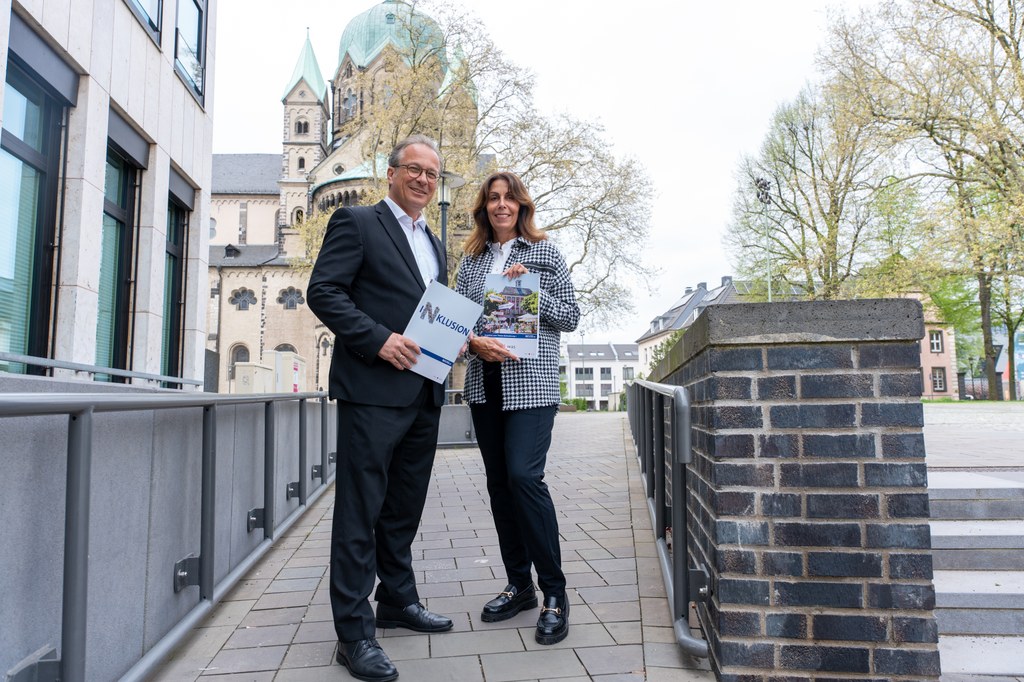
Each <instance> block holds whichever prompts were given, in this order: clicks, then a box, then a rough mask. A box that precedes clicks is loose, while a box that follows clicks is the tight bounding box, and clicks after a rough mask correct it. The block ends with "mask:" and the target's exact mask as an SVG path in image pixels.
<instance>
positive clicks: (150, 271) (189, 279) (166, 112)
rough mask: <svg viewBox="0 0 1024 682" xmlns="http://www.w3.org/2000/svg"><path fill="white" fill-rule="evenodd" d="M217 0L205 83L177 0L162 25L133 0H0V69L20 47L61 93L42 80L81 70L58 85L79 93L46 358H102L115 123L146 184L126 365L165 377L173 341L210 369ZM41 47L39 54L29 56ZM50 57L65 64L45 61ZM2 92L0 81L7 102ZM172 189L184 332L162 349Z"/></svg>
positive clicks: (184, 363)
mask: <svg viewBox="0 0 1024 682" xmlns="http://www.w3.org/2000/svg"><path fill="white" fill-rule="evenodd" d="M216 4H217V3H216V0H204V2H203V9H204V10H205V14H204V16H205V17H206V18H207V19H206V21H207V23H205V24H202V25H201V29H200V30H201V31H202V32H203V36H204V40H205V43H206V44H205V45H204V46H203V49H202V50H201V52H202V55H201V58H202V61H203V62H204V63H203V64H202V66H203V74H204V78H202V79H201V80H202V81H203V83H202V86H201V88H200V90H201V92H197V89H196V87H195V86H193V85H192V84H191V83H189V82H188V76H187V75H185V72H184V71H183V67H182V66H181V64H180V63H179V62H178V61H177V60H176V56H175V39H174V36H175V26H176V14H175V7H176V6H175V3H167V2H165V3H163V4H162V6H161V16H160V17H156V18H155V19H153V21H155V22H156V24H157V25H159V26H161V27H162V31H155V30H153V29H152V28H151V27H150V26H149V25H148V23H147V22H145V21H144V20H143V19H142V17H141V14H140V10H138V8H137V7H136V5H134V3H132V2H129V1H128V0H107V1H106V2H98V3H95V5H94V3H92V2H78V1H77V0H26V1H19V0H15V1H14V2H12V1H11V0H0V54H2V55H3V58H2V59H0V76H6V75H7V73H8V71H9V69H10V68H11V66H10V65H11V63H12V62H11V61H10V59H9V57H10V54H11V53H12V52H14V51H15V50H18V49H24V50H25V54H19V55H18V56H19V57H21V58H22V59H21V63H22V65H25V64H27V66H28V69H27V71H28V72H29V73H30V77H31V78H33V79H34V80H35V81H36V82H38V83H39V84H41V85H42V86H49V87H52V88H54V89H55V90H60V88H61V86H62V83H56V82H54V83H49V82H47V78H48V77H49V76H48V75H47V74H48V72H53V71H56V72H62V71H64V70H67V71H69V72H73V74H74V75H73V76H70V77H69V78H68V79H67V81H66V82H71V80H72V79H76V84H75V86H71V90H72V91H71V92H69V93H66V94H65V95H64V96H66V97H68V98H69V99H70V100H71V101H70V103H65V104H64V111H65V112H66V117H67V118H66V120H67V128H66V132H67V138H66V148H65V149H64V157H63V159H62V160H61V162H60V165H59V166H58V167H59V170H58V171H57V175H58V177H57V182H58V184H59V189H58V196H57V201H56V205H57V206H58V207H59V210H60V211H61V214H60V216H59V217H57V218H56V220H55V222H56V223H57V226H56V228H55V229H56V231H57V232H58V236H57V237H56V238H55V239H53V241H54V242H56V243H58V244H59V257H56V258H55V263H54V266H53V268H54V271H55V272H54V276H53V280H54V281H55V282H56V291H55V292H53V291H42V292H41V298H42V299H47V298H49V299H50V303H49V311H50V314H51V317H52V318H53V319H51V321H50V323H49V329H50V330H51V331H50V332H49V335H50V338H48V339H47V343H46V348H47V349H48V350H47V351H46V352H47V353H48V354H47V355H46V357H48V358H53V359H56V360H62V361H69V362H75V363H81V364H87V365H93V364H96V363H97V348H96V346H97V340H96V339H97V333H96V329H97V319H98V317H99V315H100V311H99V308H100V303H99V294H98V289H99V286H100V285H99V278H100V253H101V231H102V226H103V222H104V185H105V177H106V175H105V174H106V172H107V154H108V149H110V146H111V143H112V140H113V141H114V142H117V140H114V139H113V138H114V137H115V136H116V135H117V130H121V131H123V132H122V134H121V137H120V139H121V140H122V141H123V140H130V142H131V143H132V144H131V147H132V148H131V149H129V150H122V151H126V152H129V153H128V154H127V156H129V157H131V160H132V162H133V163H134V164H135V165H136V166H137V178H138V182H139V189H138V192H137V195H135V197H134V200H135V208H136V211H137V213H136V214H135V215H134V216H133V220H134V224H133V225H132V229H133V230H134V232H133V238H132V240H131V243H132V248H133V250H134V252H135V253H134V257H135V259H136V260H135V265H134V266H133V277H134V281H133V282H132V283H131V285H130V286H131V299H132V300H131V304H130V310H129V312H127V313H126V320H127V322H126V323H125V325H126V326H127V328H128V331H127V340H126V341H125V344H124V345H126V346H127V350H126V351H125V355H126V357H127V360H126V361H125V363H124V364H125V367H123V368H124V369H127V370H133V371H136V372H144V373H148V374H154V375H157V374H163V372H162V371H161V370H162V368H163V356H164V352H165V351H167V352H169V353H172V354H174V355H176V356H177V363H178V369H177V373H178V375H180V376H183V377H185V378H189V379H194V380H202V378H203V369H204V337H205V335H206V330H205V323H206V319H205V306H204V304H205V301H206V291H205V287H204V283H205V275H204V273H205V272H206V269H207V260H206V259H207V245H208V238H209V231H208V230H207V229H206V226H207V225H208V224H209V220H210V185H211V182H210V177H211V133H212V117H211V112H210V110H209V108H208V106H207V105H208V103H209V102H210V101H211V93H212V87H213V73H214V51H215V50H214V48H215V45H216V30H215V19H214V18H215V17H216V14H217V11H216ZM34 58H35V59H39V60H41V61H39V63H38V65H37V66H35V67H34V66H33V63H32V61H33V59H34ZM48 65H49V66H48ZM53 65H57V66H56V67H55V68H50V67H51V66H53ZM3 99H4V92H3V91H0V111H2V110H3ZM5 134H6V132H5ZM125 144H127V143H125ZM56 146H58V147H59V145H56ZM175 191H177V192H178V194H179V198H180V199H182V200H183V201H184V202H185V203H186V204H187V205H188V218H187V233H186V239H185V252H186V253H187V256H186V267H185V268H184V273H185V275H184V278H185V281H184V285H183V294H182V297H181V298H182V300H183V302H184V303H183V308H182V313H181V317H182V319H181V322H180V333H181V336H182V341H181V343H180V347H179V348H177V349H164V347H163V344H164V336H163V335H164V328H163V327H164V317H165V315H164V310H165V308H164V299H165V296H166V295H168V294H167V292H166V291H165V280H164V276H165V262H166V259H167V256H166V253H167V225H168V212H169V206H168V204H169V202H168V195H169V193H170V194H174V192H175ZM47 204H48V205H49V204H50V201H49V200H47ZM5 209H6V207H5ZM40 229H42V230H47V229H54V228H53V226H52V225H49V226H42V227H40ZM30 267H33V268H35V267H38V264H37V263H33V264H32V265H30ZM123 309H124V308H120V309H118V311H117V314H121V310H123ZM42 353H43V351H42V350H40V351H38V352H37V353H36V355H37V356H38V355H42ZM5 366H6V365H5ZM54 375H55V376H60V377H62V378H79V377H80V375H78V374H76V373H75V372H72V371H69V370H54ZM136 383H146V382H143V381H141V380H138V381H137V382H136Z"/></svg>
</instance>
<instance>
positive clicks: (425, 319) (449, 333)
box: [403, 280, 483, 384]
mask: <svg viewBox="0 0 1024 682" xmlns="http://www.w3.org/2000/svg"><path fill="white" fill-rule="evenodd" d="M481 310H483V308H482V307H481V306H480V305H479V304H477V303H474V302H473V301H471V300H469V299H468V298H466V297H465V296H463V295H461V294H457V293H455V292H454V291H452V290H451V289H449V288H448V287H446V286H445V285H443V284H441V283H440V282H438V281H436V280H435V281H433V282H431V283H430V285H429V286H427V290H426V291H424V292H423V296H422V297H421V298H420V303H419V305H418V306H416V312H415V313H413V315H412V318H411V319H410V320H409V324H408V325H406V327H405V332H403V333H404V334H405V336H408V337H409V338H410V339H412V340H413V341H415V342H416V343H417V344H418V345H419V347H420V351H421V355H420V356H419V357H418V358H416V364H414V365H413V366H412V367H411V368H410V369H411V370H412V371H413V372H416V373H417V374H419V375H421V376H425V377H426V378H428V379H430V380H431V381H436V382H437V383H439V384H441V383H444V380H445V379H446V378H447V377H448V372H450V371H451V368H452V364H454V362H455V360H456V359H457V358H458V357H459V350H460V349H461V348H462V344H464V343H466V339H467V338H468V337H469V333H470V332H471V331H472V330H473V326H474V325H476V321H477V320H478V319H480V311H481Z"/></svg>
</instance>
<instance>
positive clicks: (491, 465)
mask: <svg viewBox="0 0 1024 682" xmlns="http://www.w3.org/2000/svg"><path fill="white" fill-rule="evenodd" d="M501 391H502V389H501V370H500V365H498V364H497V363H485V365H484V397H485V399H486V401H487V402H485V403H478V404H474V405H470V410H471V412H472V414H473V427H474V428H475V429H476V438H477V443H478V444H479V446H480V454H481V455H482V457H483V461H484V470H485V472H486V474H487V492H488V494H489V495H490V498H491V513H492V514H493V516H494V526H495V529H496V530H497V532H498V547H499V549H500V551H501V560H502V562H503V563H504V564H505V574H506V576H507V578H508V582H509V583H510V584H512V585H514V586H516V587H517V588H524V587H526V586H527V585H530V584H531V583H532V582H533V580H532V577H531V573H530V565H531V564H533V567H534V568H535V569H536V571H537V585H538V586H539V587H540V589H541V591H543V592H544V594H545V596H549V597H550V596H558V597H560V596H562V595H564V594H565V574H564V573H563V572H562V552H561V548H560V547H559V543H558V519H557V518H556V515H555V505H554V503H553V502H552V501H551V493H550V492H549V491H548V486H547V484H546V483H545V482H544V466H545V465H546V464H547V456H548V447H549V446H550V445H551V429H552V427H553V426H554V423H555V413H556V412H557V410H558V408H557V406H555V405H551V406H547V407H538V408H531V409H524V410H503V409H502V392H501Z"/></svg>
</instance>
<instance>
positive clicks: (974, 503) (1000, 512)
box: [929, 490, 1024, 521]
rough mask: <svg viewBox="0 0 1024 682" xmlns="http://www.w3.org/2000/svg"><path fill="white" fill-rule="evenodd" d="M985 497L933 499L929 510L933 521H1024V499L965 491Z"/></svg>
mask: <svg viewBox="0 0 1024 682" xmlns="http://www.w3.org/2000/svg"><path fill="white" fill-rule="evenodd" d="M963 492H965V493H978V494H979V495H985V496H984V497H970V498H965V499H945V500H943V499H935V498H932V500H931V502H930V504H929V509H930V511H931V517H932V518H933V519H945V520H951V521H955V520H1002V519H1007V520H1009V519H1024V498H1021V499H999V498H996V497H993V496H991V495H989V493H991V492H996V491H985V490H978V491H963Z"/></svg>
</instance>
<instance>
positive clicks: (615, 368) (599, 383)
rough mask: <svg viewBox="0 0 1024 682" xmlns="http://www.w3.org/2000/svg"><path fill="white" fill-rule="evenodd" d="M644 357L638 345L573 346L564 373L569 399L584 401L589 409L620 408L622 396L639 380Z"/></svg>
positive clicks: (577, 344)
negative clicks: (581, 399) (641, 355)
mask: <svg viewBox="0 0 1024 682" xmlns="http://www.w3.org/2000/svg"><path fill="white" fill-rule="evenodd" d="M639 368H640V357H639V354H638V351H637V345H636V344H635V343H570V344H567V345H566V348H565V357H564V363H563V372H564V377H565V381H566V388H567V393H568V395H567V397H568V398H569V399H570V400H572V399H575V398H583V399H584V400H586V401H587V409H591V410H611V411H613V412H614V411H616V410H618V409H619V395H620V394H621V393H622V391H623V389H624V388H625V386H626V385H627V384H629V383H631V382H632V381H633V380H634V379H636V378H638V372H639Z"/></svg>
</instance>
